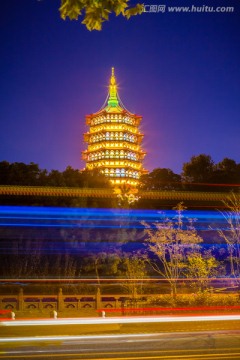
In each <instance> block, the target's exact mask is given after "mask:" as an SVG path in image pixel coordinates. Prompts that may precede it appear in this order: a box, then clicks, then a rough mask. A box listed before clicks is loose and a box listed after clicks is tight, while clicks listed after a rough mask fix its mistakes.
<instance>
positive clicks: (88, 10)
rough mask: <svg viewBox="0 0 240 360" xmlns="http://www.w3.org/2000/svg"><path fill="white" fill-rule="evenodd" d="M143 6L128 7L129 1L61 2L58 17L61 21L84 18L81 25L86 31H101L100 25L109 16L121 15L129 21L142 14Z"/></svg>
mask: <svg viewBox="0 0 240 360" xmlns="http://www.w3.org/2000/svg"><path fill="white" fill-rule="evenodd" d="M143 9H144V7H143V5H141V4H137V5H135V6H129V0H101V1H99V0H61V6H60V9H59V11H60V15H61V18H62V19H64V20H65V19H66V18H69V19H70V20H78V18H79V16H82V15H83V17H84V19H83V21H82V24H84V25H85V26H86V27H87V29H88V30H90V31H91V30H101V29H102V23H103V22H104V21H106V20H108V19H109V15H110V14H111V13H114V14H115V15H116V16H118V15H120V14H121V15H122V16H124V17H125V18H127V19H129V18H130V17H131V16H133V15H137V14H141V13H142V12H143Z"/></svg>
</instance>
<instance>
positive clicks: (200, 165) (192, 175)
mask: <svg viewBox="0 0 240 360" xmlns="http://www.w3.org/2000/svg"><path fill="white" fill-rule="evenodd" d="M213 173H214V162H213V160H212V158H211V156H210V155H205V154H200V155H198V156H192V157H191V160H190V161H189V162H188V163H184V164H183V171H182V181H183V182H185V183H194V185H193V186H191V185H188V186H187V188H188V189H190V190H199V191H203V190H206V191H209V186H208V185H209V183H212V177H213ZM201 183H203V185H199V184H201ZM204 184H205V185H204ZM185 186H186V185H185Z"/></svg>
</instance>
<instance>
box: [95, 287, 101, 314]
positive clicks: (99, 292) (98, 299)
mask: <svg viewBox="0 0 240 360" xmlns="http://www.w3.org/2000/svg"><path fill="white" fill-rule="evenodd" d="M96 309H97V310H99V309H101V291H100V288H98V289H97V294H96Z"/></svg>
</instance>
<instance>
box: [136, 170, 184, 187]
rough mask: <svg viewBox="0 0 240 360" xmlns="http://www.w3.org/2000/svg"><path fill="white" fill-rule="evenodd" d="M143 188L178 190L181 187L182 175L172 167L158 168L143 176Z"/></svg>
mask: <svg viewBox="0 0 240 360" xmlns="http://www.w3.org/2000/svg"><path fill="white" fill-rule="evenodd" d="M140 181H141V188H142V189H143V190H174V189H175V190H176V189H179V188H181V176H180V175H178V174H175V173H174V172H173V171H172V170H170V169H165V168H162V169H161V168H157V169H154V170H153V171H151V172H150V173H149V174H146V175H142V176H141V179H140Z"/></svg>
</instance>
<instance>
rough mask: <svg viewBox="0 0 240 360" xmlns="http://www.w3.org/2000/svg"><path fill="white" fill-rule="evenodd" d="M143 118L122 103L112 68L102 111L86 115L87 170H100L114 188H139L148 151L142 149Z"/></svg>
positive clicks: (83, 155)
mask: <svg viewBox="0 0 240 360" xmlns="http://www.w3.org/2000/svg"><path fill="white" fill-rule="evenodd" d="M141 120H142V116H139V115H136V114H132V113H130V112H129V111H128V110H126V108H125V107H124V105H123V104H122V102H121V100H120V98H119V95H118V91H117V83H116V78H115V75H114V68H112V75H111V78H110V84H109V92H108V97H107V99H106V102H105V103H104V105H103V107H102V108H101V110H99V111H98V112H96V113H94V114H91V115H87V116H86V124H87V126H89V131H88V132H87V133H85V134H84V141H85V142H86V143H87V144H88V147H87V150H85V151H83V153H82V157H83V160H85V161H86V169H88V170H93V169H99V170H100V171H101V172H102V173H103V174H104V175H105V176H107V177H109V178H110V180H111V182H112V183H113V184H114V185H117V184H119V185H121V184H129V185H132V186H137V185H138V183H139V178H140V176H141V175H142V174H143V173H146V170H145V169H144V168H143V164H142V162H143V159H144V156H145V152H144V151H143V150H142V148H141V142H142V139H143V134H142V133H141V132H140V130H139V125H140V122H141Z"/></svg>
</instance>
